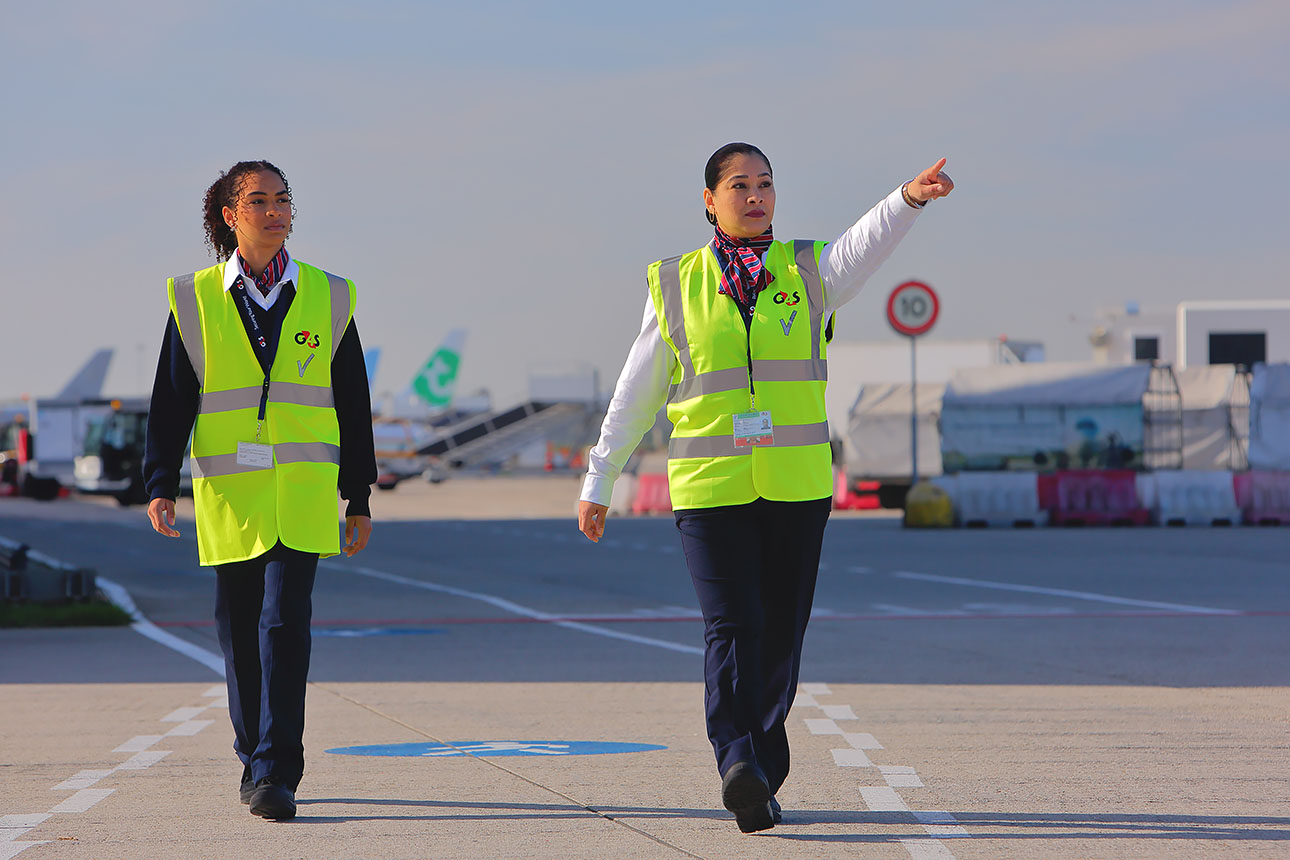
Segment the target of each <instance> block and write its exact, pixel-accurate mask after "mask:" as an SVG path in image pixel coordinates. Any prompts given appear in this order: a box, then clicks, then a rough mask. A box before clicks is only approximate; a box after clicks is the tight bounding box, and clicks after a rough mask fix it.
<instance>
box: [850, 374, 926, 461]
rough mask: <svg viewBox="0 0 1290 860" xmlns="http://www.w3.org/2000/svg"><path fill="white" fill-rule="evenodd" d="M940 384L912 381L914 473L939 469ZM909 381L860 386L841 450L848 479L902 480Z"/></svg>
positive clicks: (907, 458) (907, 445)
mask: <svg viewBox="0 0 1290 860" xmlns="http://www.w3.org/2000/svg"><path fill="white" fill-rule="evenodd" d="M944 393H945V384H944V383H938V382H929V383H923V382H920V383H918V405H917V409H918V474H919V476H920V477H931V476H935V475H939V474H940V473H941V439H940V432H939V430H938V429H937V424H938V421H939V419H940V414H941V397H942V395H943V394H944ZM913 406H914V404H913V403H912V401H911V399H910V385H909V383H907V382H876V383H869V384H866V385H863V386H861V388H860V395H859V396H858V397H857V398H856V401H855V403H854V405H852V407H851V412H850V414H849V415H848V418H847V424H846V433H845V434H844V436H843V443H842V451H843V459H844V460H845V461H846V470H847V476H848V477H849V478H851V479H853V480H884V479H889V478H895V479H898V480H905V481H908V479H909V477H910V475H911V474H912V470H913V463H912V461H911V456H912V454H911V451H910V438H909V432H910V409H911V407H913Z"/></svg>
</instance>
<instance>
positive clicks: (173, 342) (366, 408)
mask: <svg viewBox="0 0 1290 860" xmlns="http://www.w3.org/2000/svg"><path fill="white" fill-rule="evenodd" d="M284 299H288V301H284ZM289 304H290V302H289V296H287V295H284V296H280V297H279V298H278V300H277V301H276V302H274V304H273V307H272V308H270V311H269V313H268V314H264V315H262V316H261V319H264V316H267V317H268V318H269V319H268V322H267V325H266V329H269V330H270V331H271V333H272V335H273V336H274V337H276V336H277V334H278V333H279V331H280V330H281V326H282V318H283V316H284V315H285V314H286V308H287V305H289ZM261 313H262V312H261ZM331 388H332V399H333V400H334V401H335V406H336V420H337V422H338V423H339V424H340V475H339V477H338V478H337V484H338V486H339V488H340V495H341V498H343V499H345V500H346V501H347V502H348V503H349V504H348V506H347V507H346V511H345V515H346V516H351V517H352V516H363V517H369V516H371V509H370V508H369V506H368V498H369V497H370V496H371V493H372V488H371V485H372V484H373V483H374V482H375V481H376V452H375V447H374V445H373V443H372V400H371V395H370V394H369V392H368V390H367V365H366V364H365V363H364V361H363V345H362V343H361V342H360V341H359V339H358V328H357V327H356V326H355V325H354V321H353V320H350V323H349V326H348V327H347V328H346V329H345V334H344V335H343V336H342V337H341V339H340V345H339V346H338V347H337V348H336V355H335V357H333V358H332V361H331ZM198 400H199V389H198V384H197V373H196V371H194V370H193V363H192V362H191V361H190V360H189V358H188V352H187V350H185V349H184V342H183V340H182V339H181V338H180V336H179V326H178V325H176V323H175V317H174V315H173V314H171V316H170V318H169V320H167V322H166V334H165V337H164V339H163V340H162V343H161V356H160V358H159V359H158V361H157V378H156V380H155V381H154V383H153V386H152V406H151V407H150V409H149V412H148V439H147V444H146V447H145V450H144V456H143V474H144V478H145V480H146V481H147V486H148V496H149V498H152V499H174V498H175V497H176V496H177V495H178V493H179V469H180V466H181V465H182V464H183V459H184V449H185V448H186V447H187V446H188V437H189V435H190V434H191V433H192V430H193V423H194V422H195V421H196V420H197V405H198Z"/></svg>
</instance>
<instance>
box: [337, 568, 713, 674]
mask: <svg viewBox="0 0 1290 860" xmlns="http://www.w3.org/2000/svg"><path fill="white" fill-rule="evenodd" d="M319 564H320V565H324V566H327V567H335V568H337V569H340V570H347V571H351V572H353V573H357V574H359V575H360V576H370V577H372V578H373V579H383V580H385V581H386V582H394V583H398V584H399V585H406V586H409V587H411V588H421V589H424V590H426V591H434V592H438V593H440V594H451V595H453V596H455V597H464V598H466V599H467V600H478V601H480V602H481V603H487V604H488V605H490V606H495V607H497V608H498V609H501V610H503V611H505V612H510V613H512V614H514V615H519V616H522V617H524V618H533V619H536V620H538V621H548V622H550V623H551V624H553V625H554V626H556V627H563V628H565V629H566V630H579V631H581V632H583V633H590V634H592V635H594V636H604V637H606V638H608V639H621V640H622V641H624V642H634V643H636V644H637V645H649V646H650V647H653V648H664V649H666V650H668V651H678V652H680V653H682V654H699V655H702V654H703V649H702V648H700V647H698V646H696V645H682V644H680V643H677V642H668V641H667V640H665V639H653V638H651V637H649V636H636V635H634V634H632V633H622V632H620V631H618V630H610V629H609V628H607V627H597V626H595V625H593V624H583V623H582V622H580V621H559V620H556V619H558V618H559V617H560V616H558V615H552V614H551V613H549V612H542V611H541V610H538V609H533V608H532V607H529V606H524V605H523V604H520V603H516V602H514V601H513V600H507V599H506V598H504V597H497V596H495V595H492V594H484V593H482V592H478V591H467V590H466V589H464V588H454V587H453V586H450V585H439V584H438V583H435V582H428V581H426V580H424V579H413V578H411V577H408V576H400V575H398V574H396V573H386V572H385V571H381V570H375V569H373V568H370V567H350V566H348V565H338V564H334V563H328V562H320V563H319Z"/></svg>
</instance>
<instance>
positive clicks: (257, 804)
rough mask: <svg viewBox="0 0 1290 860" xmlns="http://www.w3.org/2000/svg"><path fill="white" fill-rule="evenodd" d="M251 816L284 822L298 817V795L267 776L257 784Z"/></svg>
mask: <svg viewBox="0 0 1290 860" xmlns="http://www.w3.org/2000/svg"><path fill="white" fill-rule="evenodd" d="M251 814H252V815H258V816H260V817H261V818H272V819H273V820H274V821H282V820H284V819H287V818H295V817H296V793H295V792H294V791H292V790H291V789H289V788H287V787H286V786H285V785H282V784H281V783H278V782H274V780H273V777H271V776H266V777H265V778H264V779H262V780H260V781H259V782H257V783H256V784H255V793H254V794H252V795H251Z"/></svg>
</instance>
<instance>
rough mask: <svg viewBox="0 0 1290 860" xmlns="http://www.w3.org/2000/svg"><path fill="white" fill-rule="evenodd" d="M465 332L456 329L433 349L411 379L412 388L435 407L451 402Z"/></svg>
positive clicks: (442, 407) (440, 407) (455, 385)
mask: <svg viewBox="0 0 1290 860" xmlns="http://www.w3.org/2000/svg"><path fill="white" fill-rule="evenodd" d="M465 340H466V332H465V331H464V330H463V329H457V330H454V331H451V332H449V333H448V336H447V338H445V339H444V342H443V343H442V344H440V346H439V348H438V349H436V350H435V352H434V354H433V355H431V356H430V359H429V360H428V361H427V362H426V364H425V367H423V368H421V372H420V373H418V374H417V375H416V377H415V378H414V379H413V380H412V390H413V391H415V392H416V393H417V396H418V397H420V398H421V399H422V400H423V401H425V403H426V405H428V406H431V407H433V408H435V409H444V408H446V407H447V406H449V405H450V404H451V403H452V395H453V390H454V389H455V388H456V387H457V371H458V369H459V368H460V367H461V352H462V347H464V346H465Z"/></svg>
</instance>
